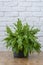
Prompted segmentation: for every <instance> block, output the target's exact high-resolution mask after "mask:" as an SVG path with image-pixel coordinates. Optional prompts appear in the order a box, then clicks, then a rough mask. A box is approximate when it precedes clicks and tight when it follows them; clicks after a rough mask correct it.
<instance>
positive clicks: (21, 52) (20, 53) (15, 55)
mask: <svg viewBox="0 0 43 65" xmlns="http://www.w3.org/2000/svg"><path fill="white" fill-rule="evenodd" d="M27 57H28V55H27V56H24V54H23V51H19V53H18V54H17V53H16V52H14V58H27Z"/></svg>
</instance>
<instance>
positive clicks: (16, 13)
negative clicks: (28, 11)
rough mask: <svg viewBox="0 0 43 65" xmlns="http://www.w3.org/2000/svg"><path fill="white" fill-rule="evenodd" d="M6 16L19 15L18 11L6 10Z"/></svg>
mask: <svg viewBox="0 0 43 65" xmlns="http://www.w3.org/2000/svg"><path fill="white" fill-rule="evenodd" d="M5 16H7V17H8V16H9V17H17V16H18V12H5Z"/></svg>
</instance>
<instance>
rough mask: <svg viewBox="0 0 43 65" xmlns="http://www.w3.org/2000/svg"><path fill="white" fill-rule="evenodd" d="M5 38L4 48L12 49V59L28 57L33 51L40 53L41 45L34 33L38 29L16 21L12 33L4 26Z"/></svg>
mask: <svg viewBox="0 0 43 65" xmlns="http://www.w3.org/2000/svg"><path fill="white" fill-rule="evenodd" d="M6 32H7V37H5V39H4V40H5V41H6V47H7V48H12V51H13V53H14V57H28V54H31V53H33V52H34V51H36V52H38V53H39V52H40V48H41V45H40V43H39V42H38V40H37V38H38V37H37V36H36V33H37V32H39V30H38V29H35V28H34V27H32V28H31V27H30V26H29V25H28V23H26V24H24V25H23V24H22V22H21V20H20V19H18V21H17V23H14V31H12V30H11V28H10V27H9V26H6Z"/></svg>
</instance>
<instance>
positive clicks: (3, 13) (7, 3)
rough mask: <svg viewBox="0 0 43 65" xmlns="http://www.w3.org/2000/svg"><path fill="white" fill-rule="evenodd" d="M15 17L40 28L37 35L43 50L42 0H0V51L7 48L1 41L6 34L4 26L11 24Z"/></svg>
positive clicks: (15, 19)
mask: <svg viewBox="0 0 43 65" xmlns="http://www.w3.org/2000/svg"><path fill="white" fill-rule="evenodd" d="M17 18H20V19H21V20H22V21H23V23H25V22H28V23H29V25H30V26H33V25H34V26H35V27H38V28H39V29H40V32H39V33H38V34H37V36H38V38H39V42H40V43H41V46H42V48H41V50H43V0H0V51H3V50H4V51H5V50H7V49H6V47H5V45H4V42H3V41H2V40H3V38H4V37H5V36H6V31H5V26H6V25H11V26H12V24H13V23H14V22H16V21H17Z"/></svg>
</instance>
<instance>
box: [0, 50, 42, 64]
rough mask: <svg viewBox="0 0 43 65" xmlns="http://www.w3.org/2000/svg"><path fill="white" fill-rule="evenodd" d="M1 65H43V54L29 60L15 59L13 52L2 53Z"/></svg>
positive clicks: (34, 55)
mask: <svg viewBox="0 0 43 65" xmlns="http://www.w3.org/2000/svg"><path fill="white" fill-rule="evenodd" d="M0 65H43V52H41V53H40V54H39V55H38V54H36V53H35V54H32V55H30V56H29V57H28V58H14V57H13V53H12V52H2V51H1V52H0Z"/></svg>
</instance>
